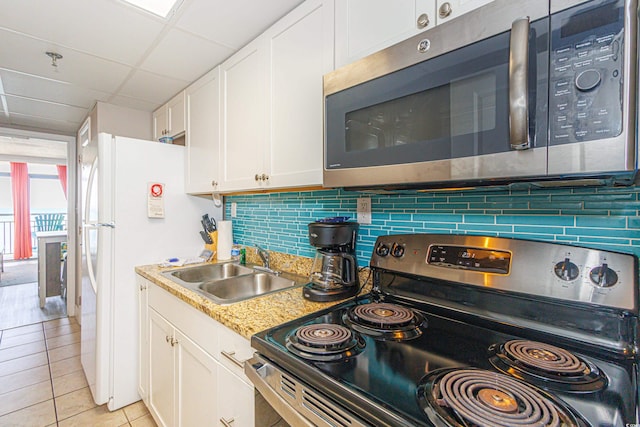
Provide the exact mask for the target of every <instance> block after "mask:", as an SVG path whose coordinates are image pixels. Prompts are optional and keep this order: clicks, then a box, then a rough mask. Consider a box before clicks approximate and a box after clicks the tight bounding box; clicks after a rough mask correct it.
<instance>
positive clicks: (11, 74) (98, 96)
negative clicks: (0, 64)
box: [0, 68, 109, 108]
mask: <svg viewBox="0 0 640 427" xmlns="http://www.w3.org/2000/svg"><path fill="white" fill-rule="evenodd" d="M0 78H2V81H3V82H4V89H5V92H6V93H7V94H8V95H17V96H23V97H27V98H37V99H42V100H44V101H51V102H57V103H60V104H68V105H73V106H76V107H82V108H90V107H92V106H93V104H95V102H96V101H106V100H107V99H108V98H109V94H108V93H106V92H100V91H97V90H92V89H85V88H81V87H78V86H74V85H72V84H70V83H66V82H62V81H58V80H51V79H45V78H41V77H38V76H33V75H31V74H24V73H19V72H16V71H11V70H5V69H2V68H0Z"/></svg>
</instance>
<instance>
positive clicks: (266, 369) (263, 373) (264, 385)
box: [244, 355, 314, 427]
mask: <svg viewBox="0 0 640 427" xmlns="http://www.w3.org/2000/svg"><path fill="white" fill-rule="evenodd" d="M274 370H275V368H274V367H273V366H271V365H270V364H269V362H267V361H266V360H265V359H263V358H261V357H260V356H258V355H254V356H253V357H252V358H251V359H249V360H247V361H245V362H244V373H245V374H246V375H247V377H248V378H249V380H250V381H251V382H252V383H253V385H254V386H255V388H256V389H257V390H258V391H259V392H260V394H261V395H262V397H264V399H265V400H266V401H267V402H268V403H269V405H271V407H272V408H273V409H274V410H275V411H276V412H277V413H278V414H279V415H280V416H281V417H282V418H283V419H284V420H285V421H286V422H287V423H289V424H291V425H293V426H303V427H314V424H313V423H311V422H310V421H309V420H308V419H306V418H305V417H304V416H302V415H301V414H300V413H299V412H298V411H296V410H295V409H294V408H293V407H292V406H291V405H290V404H289V403H288V402H287V401H286V400H284V399H283V398H282V397H280V396H279V395H278V393H277V392H276V391H275V390H274V389H273V388H272V387H271V385H269V383H268V382H267V380H266V379H265V378H266V377H268V376H269V375H270V374H271V373H272V372H273V371H274Z"/></svg>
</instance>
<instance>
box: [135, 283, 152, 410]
mask: <svg viewBox="0 0 640 427" xmlns="http://www.w3.org/2000/svg"><path fill="white" fill-rule="evenodd" d="M136 285H137V286H138V337H139V338H140V339H139V340H138V393H139V394H140V397H141V398H142V401H143V402H144V403H145V405H147V406H149V314H148V313H149V311H148V304H147V301H148V298H147V295H148V289H149V285H150V282H149V281H148V280H146V279H144V278H143V277H141V276H136Z"/></svg>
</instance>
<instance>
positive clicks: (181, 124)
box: [153, 91, 185, 141]
mask: <svg viewBox="0 0 640 427" xmlns="http://www.w3.org/2000/svg"><path fill="white" fill-rule="evenodd" d="M184 133H185V102H184V91H182V92H180V93H179V94H177V95H176V96H174V97H173V98H171V100H170V101H169V102H167V103H166V104H164V105H163V106H162V107H160V108H158V109H157V110H156V111H154V112H153V139H154V140H156V141H158V140H159V139H160V138H162V137H164V136H170V137H176V136H180V135H182V134H184Z"/></svg>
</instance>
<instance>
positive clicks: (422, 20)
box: [418, 13, 429, 28]
mask: <svg viewBox="0 0 640 427" xmlns="http://www.w3.org/2000/svg"><path fill="white" fill-rule="evenodd" d="M427 25H429V15H427V14H426V13H423V14H422V15H420V16H418V28H426V27H427Z"/></svg>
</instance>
